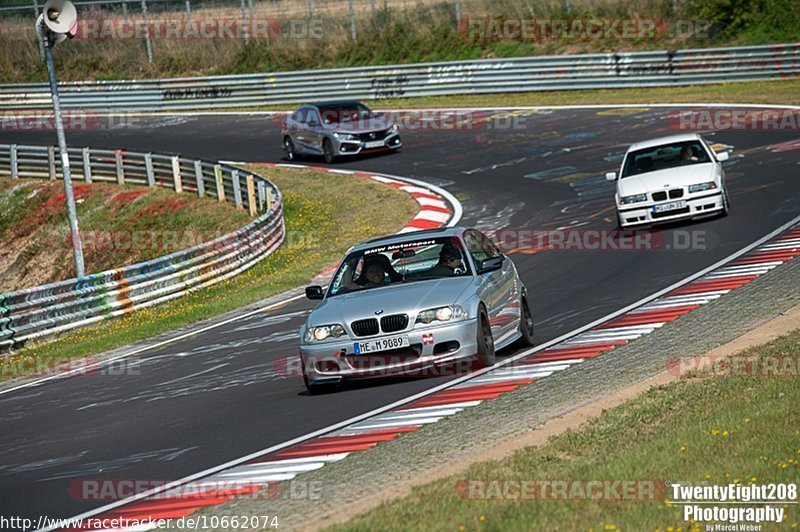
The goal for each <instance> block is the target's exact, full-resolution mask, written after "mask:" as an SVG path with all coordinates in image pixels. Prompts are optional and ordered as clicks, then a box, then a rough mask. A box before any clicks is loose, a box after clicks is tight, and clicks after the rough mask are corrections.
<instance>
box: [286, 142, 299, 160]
mask: <svg viewBox="0 0 800 532" xmlns="http://www.w3.org/2000/svg"><path fill="white" fill-rule="evenodd" d="M283 150H284V151H285V152H286V158H287V159H289V160H290V161H297V160H298V159H300V156H299V155H298V154H297V151H296V150H295V149H294V142H292V139H291V138H289V137H286V138H285V139H283Z"/></svg>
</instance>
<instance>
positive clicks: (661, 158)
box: [621, 140, 711, 179]
mask: <svg viewBox="0 0 800 532" xmlns="http://www.w3.org/2000/svg"><path fill="white" fill-rule="evenodd" d="M708 162H711V159H710V158H709V156H708V153H706V150H705V148H704V147H703V145H702V143H701V142H700V141H699V140H690V141H687V142H676V143H674V144H664V145H661V146H653V147H652V148H645V149H643V150H636V151H633V152H631V153H629V154H628V156H627V157H626V158H625V167H624V168H623V169H622V177H621V179H625V178H626V177H630V176H634V175H638V174H644V173H647V172H654V171H656V170H664V169H666V168H676V167H679V166H686V165H690V164H700V163H708Z"/></svg>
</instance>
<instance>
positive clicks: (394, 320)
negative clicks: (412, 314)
mask: <svg viewBox="0 0 800 532" xmlns="http://www.w3.org/2000/svg"><path fill="white" fill-rule="evenodd" d="M406 327H408V314H393V315H391V316H384V317H382V318H381V330H382V331H383V332H387V333H388V332H395V331H402V330H403V329H405V328H406Z"/></svg>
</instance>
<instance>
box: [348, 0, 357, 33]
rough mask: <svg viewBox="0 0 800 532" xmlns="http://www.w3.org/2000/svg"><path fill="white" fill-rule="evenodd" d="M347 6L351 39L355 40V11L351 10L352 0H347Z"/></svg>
mask: <svg viewBox="0 0 800 532" xmlns="http://www.w3.org/2000/svg"><path fill="white" fill-rule="evenodd" d="M347 6H348V9H349V10H350V35H351V36H352V37H353V40H354V41H355V40H356V12H355V10H353V0H347Z"/></svg>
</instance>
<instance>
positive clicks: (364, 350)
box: [353, 336, 411, 355]
mask: <svg viewBox="0 0 800 532" xmlns="http://www.w3.org/2000/svg"><path fill="white" fill-rule="evenodd" d="M409 345H411V344H410V343H409V341H408V336H389V337H388V338H379V339H377V340H370V341H368V342H356V343H354V344H353V350H354V351H355V352H356V354H357V355H366V354H369V353H376V352H378V351H388V350H389V349H397V348H399V347H408V346H409Z"/></svg>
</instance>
